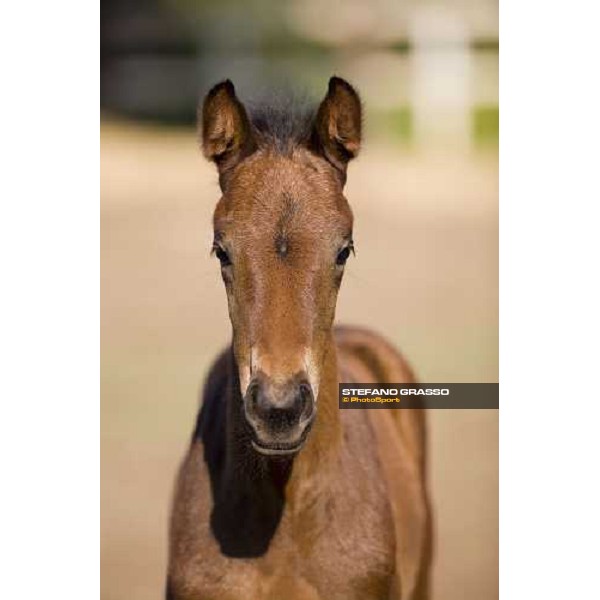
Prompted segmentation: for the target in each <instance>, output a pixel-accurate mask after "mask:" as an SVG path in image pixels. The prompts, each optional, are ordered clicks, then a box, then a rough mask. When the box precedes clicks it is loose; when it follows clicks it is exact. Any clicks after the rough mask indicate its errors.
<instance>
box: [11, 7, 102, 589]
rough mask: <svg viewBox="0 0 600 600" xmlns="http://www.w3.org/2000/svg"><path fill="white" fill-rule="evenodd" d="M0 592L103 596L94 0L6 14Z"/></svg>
mask: <svg viewBox="0 0 600 600" xmlns="http://www.w3.org/2000/svg"><path fill="white" fill-rule="evenodd" d="M1 23H2V25H1V29H2V35H0V44H1V56H2V92H1V94H0V98H1V107H2V126H1V127H0V137H1V147H2V149H3V155H2V167H3V168H2V173H1V175H0V202H1V217H0V256H1V269H0V273H1V279H0V281H1V282H2V291H1V292H0V301H1V310H0V340H1V342H0V343H1V348H2V368H1V377H0V399H1V402H2V412H1V417H0V423H1V425H0V457H1V458H0V460H1V461H2V465H1V473H2V478H1V480H0V481H1V487H2V492H1V493H0V501H1V506H0V520H1V521H0V540H1V544H2V547H3V550H4V552H3V553H2V558H1V561H2V591H1V592H0V595H1V596H2V597H3V598H53V597H59V598H61V599H67V598H73V599H75V598H77V599H82V598H86V599H89V598H98V597H99V595H100V594H99V590H100V584H99V410H98V409H99V256H100V255H99V218H98V216H99V109H98V99H99V76H98V65H99V6H98V5H96V4H89V3H85V2H75V1H73V0H71V1H69V2H63V3H57V2H25V3H14V2H12V3H8V4H6V5H5V6H4V7H3V10H2V18H1Z"/></svg>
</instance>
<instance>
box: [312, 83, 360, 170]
mask: <svg viewBox="0 0 600 600" xmlns="http://www.w3.org/2000/svg"><path fill="white" fill-rule="evenodd" d="M361 131H362V108H361V104H360V98H359V96H358V93H357V92H356V90H355V89H354V88H353V87H352V86H351V85H350V84H349V83H348V82H347V81H345V80H344V79H341V78H340V77H332V78H331V79H330V80H329V89H328V91H327V95H326V96H325V98H324V100H323V101H322V102H321V105H320V106H319V110H318V111H317V117H316V120H315V125H314V130H313V136H312V145H313V149H314V150H316V151H317V152H320V153H321V154H323V155H324V156H325V158H327V160H328V161H329V162H330V163H332V164H333V165H334V166H335V167H336V168H337V169H339V171H340V172H341V173H342V175H343V178H344V180H345V176H346V166H347V164H348V161H350V160H351V159H353V158H354V157H355V156H356V155H357V154H358V151H359V149H360V140H361Z"/></svg>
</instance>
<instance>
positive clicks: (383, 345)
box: [334, 325, 416, 383]
mask: <svg viewBox="0 0 600 600" xmlns="http://www.w3.org/2000/svg"><path fill="white" fill-rule="evenodd" d="M334 336H335V342H336V346H337V348H338V354H339V357H340V362H341V363H342V367H344V363H350V364H352V363H353V364H354V365H355V366H358V365H360V367H359V370H360V371H362V372H363V373H364V374H367V373H366V371H368V374H369V375H370V377H368V378H367V379H364V380H363V379H361V378H360V377H359V378H353V379H354V381H360V382H362V381H365V382H369V381H376V382H381V383H415V382H416V378H415V375H414V373H413V371H412V369H411V367H410V365H409V364H408V361H407V360H406V359H405V358H404V357H403V356H402V354H401V353H400V351H399V350H398V349H396V348H395V347H394V346H393V345H392V344H391V343H390V342H389V341H388V340H387V339H385V338H384V337H383V336H382V335H380V334H378V333H375V332H374V331H371V330H370V329H367V328H365V327H356V326H348V325H342V326H340V325H338V326H336V327H335V328H334ZM357 363H358V364H357ZM346 366H347V367H348V366H350V365H349V364H346ZM351 370H356V368H355V369H351ZM365 370H366V371H365ZM356 375H362V373H357V374H356Z"/></svg>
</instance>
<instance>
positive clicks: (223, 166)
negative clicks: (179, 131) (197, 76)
mask: <svg viewBox="0 0 600 600" xmlns="http://www.w3.org/2000/svg"><path fill="white" fill-rule="evenodd" d="M198 120H199V121H200V123H199V125H200V126H201V136H202V150H203V151H204V156H206V158H208V159H209V160H212V161H213V162H214V163H216V165H217V168H218V169H219V175H220V176H221V182H222V178H223V176H224V175H225V174H226V173H227V171H229V170H230V169H231V168H232V167H235V165H236V164H238V163H239V162H240V161H241V160H242V159H243V158H245V157H246V156H248V155H249V154H251V153H252V152H254V150H255V149H256V143H255V141H254V137H253V135H252V127H251V125H250V121H249V119H248V115H247V113H246V109H245V108H244V105H243V104H242V103H241V102H240V101H239V100H238V98H237V96H236V95H235V88H234V87H233V83H231V81H229V79H227V80H226V81H223V82H221V83H218V84H217V85H215V86H214V87H213V88H212V89H211V90H210V92H208V94H207V95H206V98H205V99H204V104H203V106H202V114H201V115H200V114H199V115H198Z"/></svg>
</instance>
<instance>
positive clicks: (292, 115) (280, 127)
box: [248, 96, 316, 154]
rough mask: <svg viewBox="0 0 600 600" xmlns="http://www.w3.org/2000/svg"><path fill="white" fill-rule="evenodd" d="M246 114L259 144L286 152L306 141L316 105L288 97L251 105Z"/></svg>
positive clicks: (282, 152) (309, 133) (310, 129)
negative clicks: (255, 132) (257, 135)
mask: <svg viewBox="0 0 600 600" xmlns="http://www.w3.org/2000/svg"><path fill="white" fill-rule="evenodd" d="M248 113H249V115H248V116H249V117H250V121H251V122H252V125H253V126H254V128H255V129H256V130H257V131H258V132H259V134H260V141H261V144H262V145H265V146H268V147H270V148H272V149H274V150H276V151H277V152H279V153H281V154H287V153H289V152H291V151H292V150H293V148H294V147H296V146H299V145H301V144H303V143H306V142H307V141H308V140H309V138H310V135H311V131H312V126H313V123H314V119H315V114H316V107H315V106H314V105H313V104H311V103H308V102H306V101H304V100H299V99H298V98H296V97H293V96H288V97H283V98H276V99H275V100H271V101H269V102H268V103H267V102H261V103H258V104H254V105H250V106H249V109H248Z"/></svg>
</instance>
